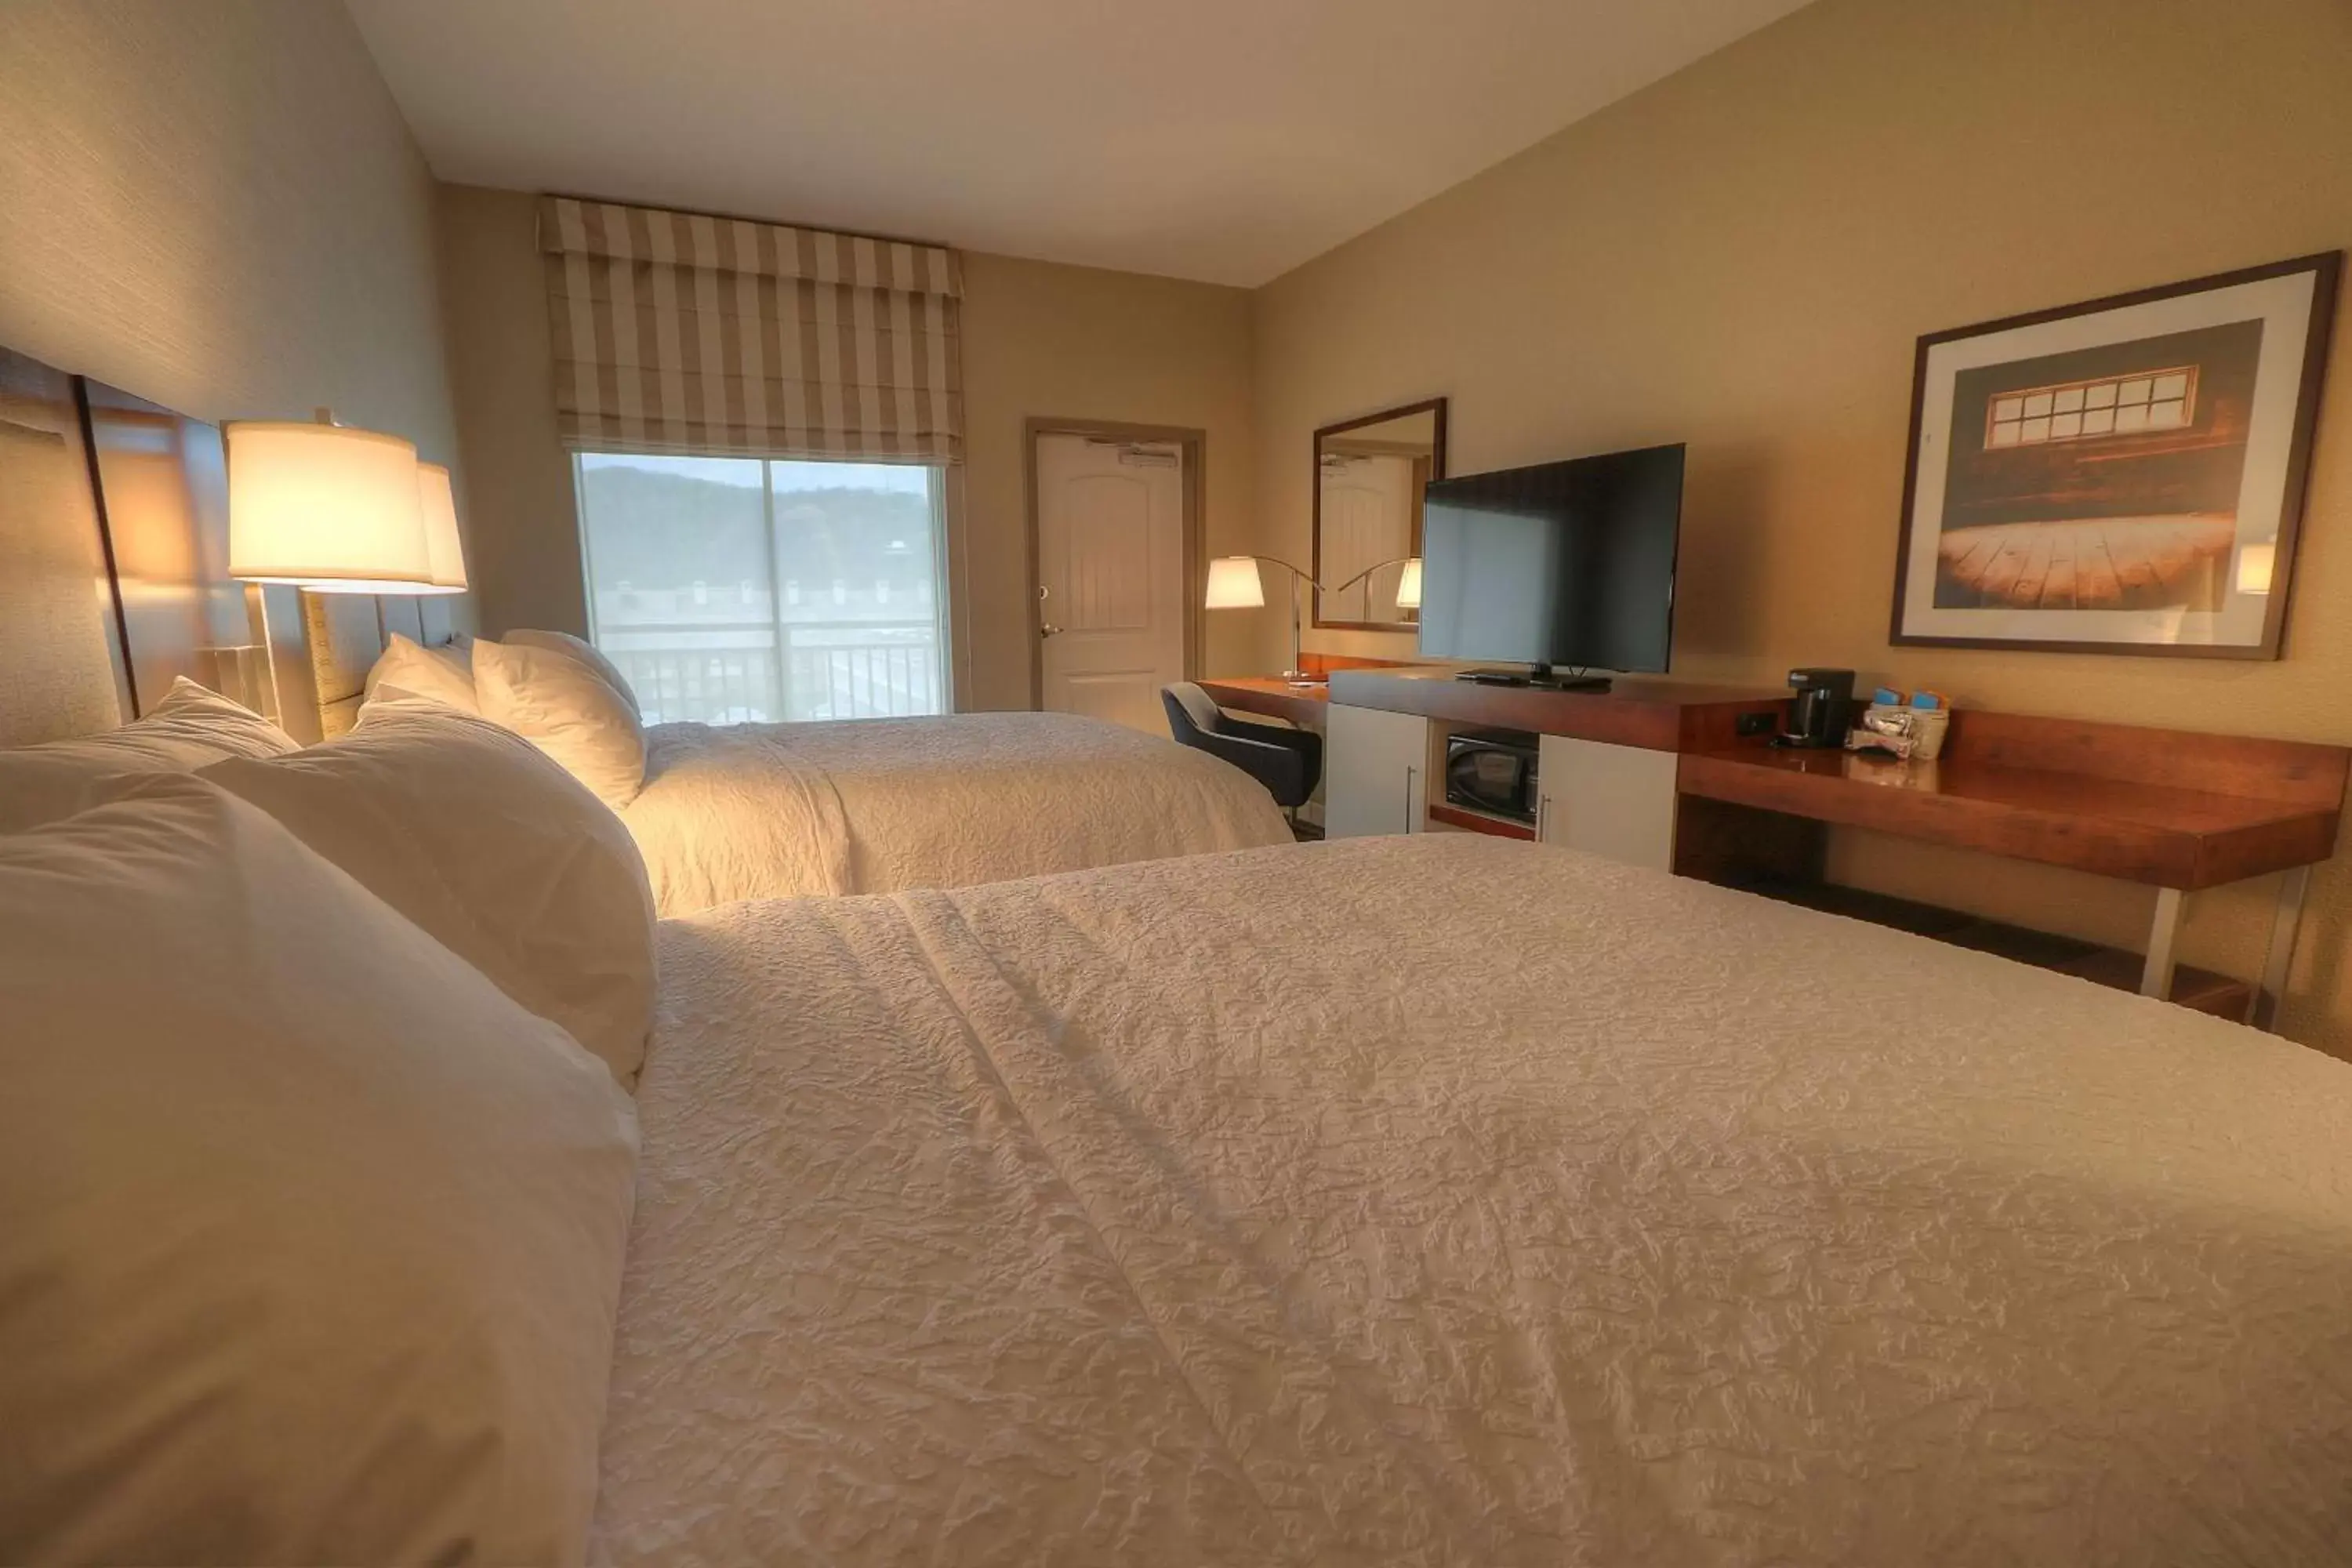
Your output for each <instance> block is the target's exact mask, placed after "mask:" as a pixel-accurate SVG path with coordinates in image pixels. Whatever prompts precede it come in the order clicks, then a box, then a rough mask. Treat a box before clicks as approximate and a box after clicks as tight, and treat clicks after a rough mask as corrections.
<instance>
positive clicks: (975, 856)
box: [622, 713, 1290, 915]
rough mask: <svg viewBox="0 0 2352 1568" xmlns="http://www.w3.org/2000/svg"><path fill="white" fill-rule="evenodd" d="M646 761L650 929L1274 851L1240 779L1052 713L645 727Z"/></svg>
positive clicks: (1199, 756)
mask: <svg viewBox="0 0 2352 1568" xmlns="http://www.w3.org/2000/svg"><path fill="white" fill-rule="evenodd" d="M622 815H623V819H624V820H625V821H626V822H627V824H628V826H629V831H630V833H631V835H632V836H633V837H635V839H636V841H637V847H638V849H639V850H640V851H641V852H642V853H643V854H644V856H645V858H646V871H647V873H648V874H649V875H650V876H651V877H652V879H653V887H654V897H655V900H656V903H657V904H658V906H659V908H660V910H661V911H662V912H663V913H664V914H667V915H677V914H688V913H691V912H693V911H695V910H705V909H709V908H711V907H713V906H714V905H718V904H723V903H728V902H730V901H732V900H737V899H775V898H793V897H797V896H800V895H803V894H810V893H825V894H839V893H887V892H893V891H896V890H898V889H901V888H958V887H965V886H968V885H970V884H972V883H975V882H1001V881H1003V880H1005V879H1009V878H1013V877H1034V876H1042V875H1045V873H1048V872H1053V871H1077V870H1083V869H1085V868H1087V867H1090V866H1113V865H1118V864H1119V863H1121V862H1123V861H1128V860H1149V859H1156V858H1160V857H1162V856H1168V855H1197V854H1204V853H1208V852H1211V851H1213V850H1219V849H1249V848H1255V847H1259V846H1262V845H1269V844H1287V843H1288V842H1290V831H1289V829H1288V828H1287V827H1286V826H1285V825H1284V823H1283V820H1282V813H1281V812H1280V811H1279V810H1277V809H1276V806H1275V804H1274V800H1273V797H1272V796H1270V795H1267V794H1266V792H1265V788H1264V787H1263V786H1262V785H1260V784H1258V783H1257V781H1256V780H1255V779H1252V778H1251V777H1249V775H1247V774H1246V773H1243V772H1242V771H1241V770H1240V769H1238V768H1235V767H1233V766H1231V765H1230V764H1228V763H1223V762H1221V761H1219V760H1218V759H1216V758H1215V757H1212V756H1210V755H1209V754H1208V753H1206V752H1196V751H1192V750H1189V749H1187V748H1185V747H1182V746H1179V745H1177V744H1176V743H1175V742H1172V741H1169V740H1164V739H1160V738H1157V737H1154V736H1150V735H1145V734H1141V733H1139V732H1138V731H1133V730H1126V729H1121V728H1120V727H1119V726H1118V725H1116V724H1106V723H1103V722H1102V721H1099V720H1094V719H1082V718H1078V717H1076V715H1074V714H1068V713H959V714H954V715H950V716H948V717H943V718H936V719H860V720H854V721H840V722H835V723H823V724H739V725H732V726H729V727H726V728H720V729H713V728H712V727H710V726H709V725H707V724H660V725H656V726H655V727H654V728H653V729H652V730H650V731H647V732H646V784H645V788H644V790H643V792H642V793H640V794H639V795H638V796H637V798H636V799H635V800H634V801H632V802H631V803H630V804H629V805H628V807H627V809H626V810H625V812H624V813H623V814H622Z"/></svg>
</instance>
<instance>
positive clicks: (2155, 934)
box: [2139, 888, 2189, 1002]
mask: <svg viewBox="0 0 2352 1568" xmlns="http://www.w3.org/2000/svg"><path fill="white" fill-rule="evenodd" d="M2188 906H2189V895H2188V894H2186V893H2184V892H2182V891H2181V890H2180V889H2178V888H2158V889H2157V890H2156V920H2155V921H2154V923H2153V924H2151V925H2150V926H2149V927H2148V930H2147V963H2146V964H2145V965H2144V966H2143V967H2142V968H2141V970H2140V972H2139V994H2141V995H2143V996H2153V997H2155V998H2156V999H2157V1000H2158V1001H2159V1002H2169V1001H2171V1000H2172V970H2173V956H2172V952H2173V948H2174V946H2175V944H2177V943H2178V942H2179V940H2180V916H2181V912H2182V911H2183V910H2186V909H2187V908H2188Z"/></svg>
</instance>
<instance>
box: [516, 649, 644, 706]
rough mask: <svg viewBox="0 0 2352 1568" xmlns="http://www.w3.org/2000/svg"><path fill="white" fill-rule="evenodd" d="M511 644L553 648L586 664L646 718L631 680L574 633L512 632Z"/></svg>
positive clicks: (599, 650) (598, 650)
mask: <svg viewBox="0 0 2352 1568" xmlns="http://www.w3.org/2000/svg"><path fill="white" fill-rule="evenodd" d="M507 641H508V642H509V643H520V644H521V645H522V646H523V647H544V648H552V649H554V650H555V651H556V652H558V653H568V654H571V655H572V657H573V658H579V659H583V660H585V661H586V662H587V663H589V664H592V665H593V666H595V667H596V673H597V674H599V675H601V676H603V677H604V684H605V685H607V686H609V687H611V688H612V689H614V690H615V691H617V692H619V693H620V694H621V700H622V701H624V702H625V703H627V704H628V705H629V711H630V712H632V713H634V714H635V715H636V716H637V717H638V718H639V719H641V720H642V719H643V718H644V717H645V716H646V710H645V705H644V704H643V703H641V702H639V701H638V700H637V689H636V688H635V687H634V686H631V685H630V684H629V678H628V677H627V676H625V675H623V674H622V673H621V667H620V666H619V665H617V664H614V662H613V661H612V660H611V659H609V658H605V657H604V649H603V648H600V647H597V646H596V645H595V644H594V643H592V642H585V641H583V640H582V639H581V638H579V637H573V636H572V634H571V633H570V632H536V631H531V630H530V629H529V628H525V629H522V630H520V631H511V632H509V633H508V634H507Z"/></svg>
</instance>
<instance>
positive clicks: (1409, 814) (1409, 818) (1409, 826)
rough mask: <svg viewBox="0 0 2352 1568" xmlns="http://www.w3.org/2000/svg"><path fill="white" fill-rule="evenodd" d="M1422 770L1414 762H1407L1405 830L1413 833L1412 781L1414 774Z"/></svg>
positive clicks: (1405, 774)
mask: <svg viewBox="0 0 2352 1568" xmlns="http://www.w3.org/2000/svg"><path fill="white" fill-rule="evenodd" d="M1420 772H1421V770H1420V769H1419V768H1416V767H1414V766H1413V765H1412V763H1406V764H1405V770H1404V830H1405V831H1406V832H1407V833H1411V832H1412V831H1413V810H1412V781H1413V778H1414V776H1415V775H1416V774H1418V773H1420Z"/></svg>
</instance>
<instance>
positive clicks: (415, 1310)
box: [0, 775, 636, 1563]
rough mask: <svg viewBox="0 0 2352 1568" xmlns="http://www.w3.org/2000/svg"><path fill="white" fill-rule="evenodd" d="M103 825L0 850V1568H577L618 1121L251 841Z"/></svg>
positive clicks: (301, 864) (412, 946)
mask: <svg viewBox="0 0 2352 1568" xmlns="http://www.w3.org/2000/svg"><path fill="white" fill-rule="evenodd" d="M110 795H112V796H113V797H114V798H111V799H110V802H109V803H107V804H103V805H99V806H97V807H95V808H93V809H91V810H89V811H86V812H84V813H82V814H81V815H79V816H74V817H71V818H68V820H66V821H63V822H59V823H54V824H51V825H49V826H46V827H42V828H39V829H37V830H35V831H33V832H30V833H25V834H20V835H17V836H16V837H9V838H5V839H0V994H5V996H6V998H7V1026H6V1027H5V1029H0V1081H5V1083H6V1085H7V1092H6V1093H5V1095H0V1542H5V1554H6V1555H7V1557H8V1558H9V1559H10V1560H12V1561H18V1562H22V1561H40V1562H49V1561H68V1560H69V1561H75V1562H91V1561H106V1562H144V1563H192V1562H221V1563H373V1562H385V1561H400V1562H425V1561H433V1562H457V1561H465V1562H479V1563H552V1562H563V1561H568V1562H577V1561H579V1559H580V1558H581V1556H582V1554H583V1551H584V1550H585V1537H586V1531H587V1529H588V1523H589V1520H590V1516H591V1512H592V1509H593V1501H594V1497H595V1489H596V1444H597V1434H598V1429H599V1426H600V1424H601V1420H602V1413H603V1405H604V1390H605V1382H606V1378H607V1375H608V1371H609V1367H610V1364H611V1355H612V1340H613V1320H614V1309H615V1305H616V1303H617V1300H618V1296H619V1289H620V1279H621V1268H622V1255H623V1251H624V1247H625V1242H626V1237H627V1232H628V1222H629V1209H630V1200H631V1184H632V1179H633V1174H634V1165H635V1146H636V1132H635V1115H634V1112H633V1111H632V1110H631V1108H630V1105H629V1102H628V1100H627V1097H626V1096H625V1095H623V1094H622V1093H621V1092H620V1091H619V1090H618V1089H615V1088H614V1086H613V1083H612V1079H611V1078H610V1076H609V1075H608V1074H606V1072H605V1071H604V1068H603V1066H602V1065H601V1064H599V1063H598V1062H597V1061H596V1060H595V1059H594V1058H592V1057H590V1056H589V1055H588V1054H587V1053H586V1052H585V1051H583V1050H582V1049H580V1047H577V1046H575V1045H574V1044H572V1040H571V1039H570V1038H569V1037H567V1036H565V1035H564V1033H563V1032H562V1030H561V1029H558V1028H557V1027H555V1026H553V1025H552V1024H549V1023H546V1022H543V1021H542V1020H540V1019H537V1018H534V1017H532V1016H530V1014H528V1013H526V1012H524V1011H523V1010H522V1009H521V1008H520V1007H518V1006H516V1005H514V1004H513V1003H512V1002H510V1001H509V1000H508V999H507V998H506V997H505V996H504V995H502V994H500V993H499V989H498V987H496V986H494V985H492V984H490V983H489V982H488V981H487V980H485V979H484V978H482V976H481V975H480V974H478V973H476V972H475V971H474V970H473V969H471V968H469V967H467V964H466V963H464V962H463V961H461V960H460V959H458V958H457V956H455V955H454V954H452V953H451V952H449V951H448V950H447V949H446V948H445V947H443V946H442V945H441V944H440V943H438V942H435V941H433V940H432V939H431V938H430V937H428V936H426V935H425V933H424V932H422V931H418V930H417V929H416V928H415V926H413V925H411V924H409V923H408V922H407V921H404V920H402V919H401V918H400V917H399V916H398V915H396V914H394V913H393V911H392V910H390V909H388V908H386V907H385V905H384V904H383V902H382V901H381V900H377V899H375V898H374V897H373V896H371V895H370V894H369V893H367V892H366V891H365V890H364V889H362V888H360V886H359V885H358V884H357V883H355V882H353V881H352V879H350V878H348V877H346V876H345V875H344V874H343V873H342V872H341V871H339V870H337V869H336V868H334V867H332V866H331V865H329V864H327V863H326V862H325V861H324V860H322V859H320V858H319V857H318V856H316V855H313V854H312V853H311V852H310V850H308V849H306V848H304V847H302V845H301V844H300V843H299V842H298V841H297V840H296V839H295V838H294V837H293V836H292V835H291V834H289V833H288V832H287V831H286V830H285V829H284V828H282V827H280V826H278V825H277V824H276V823H274V822H272V821H271V820H270V819H269V818H268V816H265V815H263V814H262V813H261V812H259V811H257V810H255V809H254V808H253V807H251V806H249V805H246V804H244V803H243V802H242V801H239V800H236V799H235V798H234V797H233V796H231V795H227V794H226V793H225V792H224V791H222V790H220V789H218V788H216V787H215V786H214V785H212V784H207V783H205V781H203V780H201V779H197V778H194V777H190V776H185V775H177V776H160V777H152V778H142V779H137V780H129V781H122V782H121V783H119V784H116V785H114V786H112V789H111V790H110Z"/></svg>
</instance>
